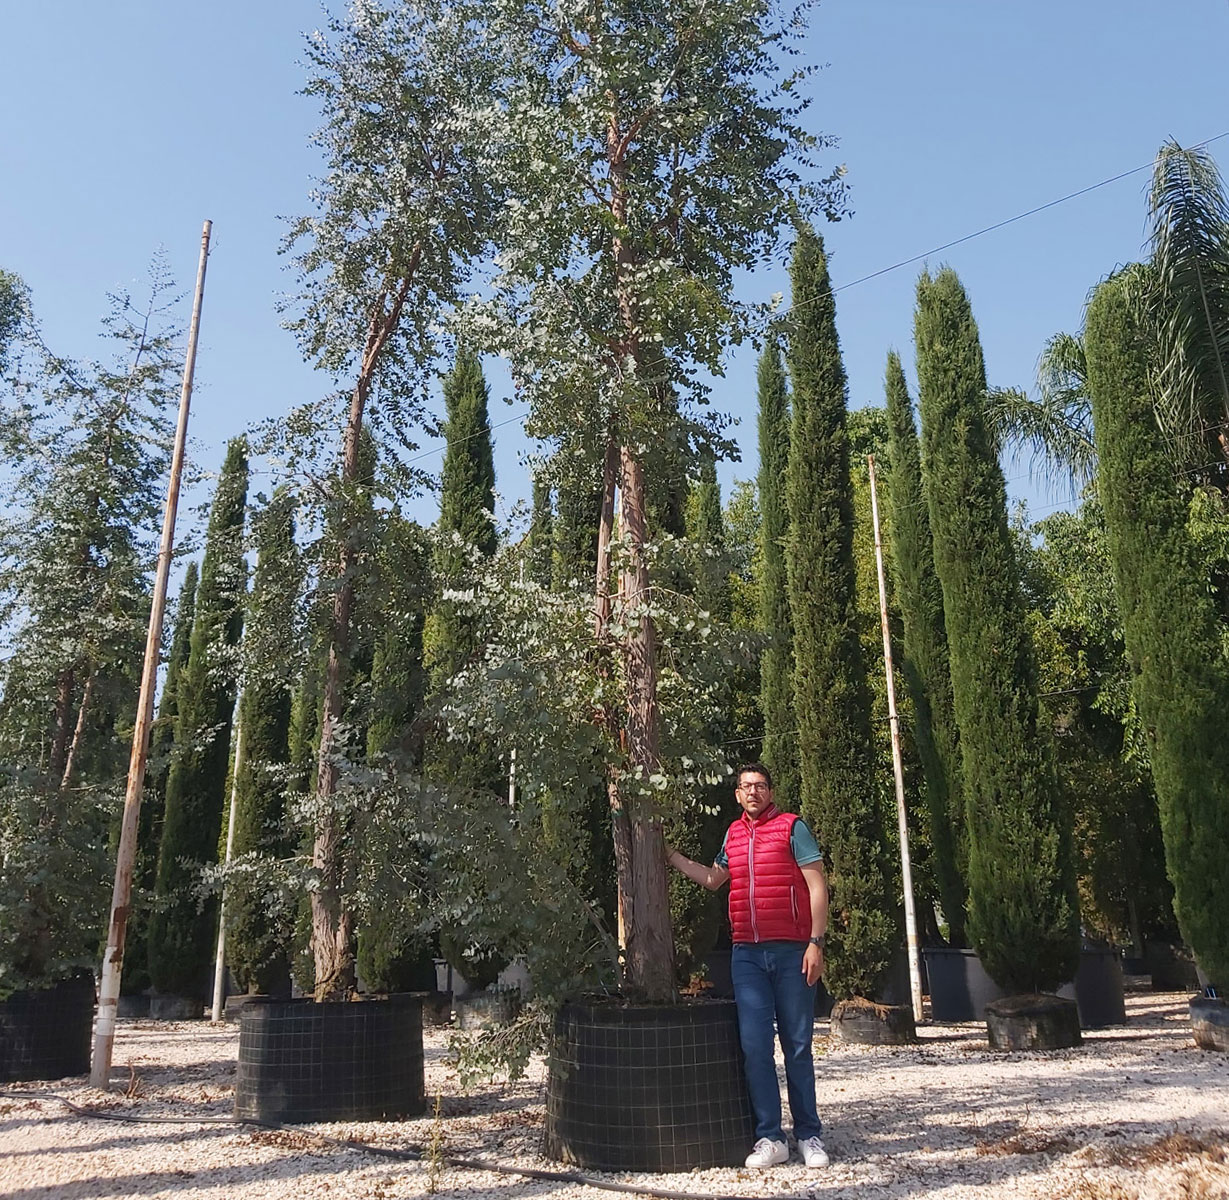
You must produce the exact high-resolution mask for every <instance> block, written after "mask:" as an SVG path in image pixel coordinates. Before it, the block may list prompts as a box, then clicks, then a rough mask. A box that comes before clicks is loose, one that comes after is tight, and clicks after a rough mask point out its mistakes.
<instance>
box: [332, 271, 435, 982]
mask: <svg viewBox="0 0 1229 1200" xmlns="http://www.w3.org/2000/svg"><path fill="white" fill-rule="evenodd" d="M421 257H422V248H421V246H416V247H415V248H414V251H413V253H412V254H411V256H410V260H409V263H408V265H407V266H406V268H405V270H404V271H403V272H402V273H401V274H400V276H399V278H398V280H397V286H396V290H395V291H385V292H384V293H383V294H382V295H380V296H379V297H378V298H377V301H376V303H375V305H374V306H373V312H372V317H371V323H370V325H369V326H368V330H367V342H366V345H365V346H364V348H363V361H362V364H361V366H360V368H359V375H358V381H357V383H356V384H355V387H354V393H353V395H352V397H351V400H350V412H349V416H348V417H347V420H346V430H345V439H344V443H343V454H342V468H341V482H342V490H343V493H344V492H347V491H348V490H349V489H350V488H351V487H352V486H353V485H354V484H355V483H356V482H357V481H358V475H359V440H360V437H361V435H362V431H363V415H364V412H365V410H366V406H367V398H368V396H369V395H370V393H371V384H372V380H373V379H374V377H375V371H376V367H377V365H378V364H379V361H380V355H381V353H382V352H383V350H384V348H385V346H386V345H387V343H388V339H389V337H390V336H391V335H392V333H393V332H394V331H395V330H396V328H397V324H398V322H399V321H400V319H401V309H402V306H403V305H404V303H405V298H406V296H407V295H408V294H409V290H410V286H411V284H412V283H413V281H414V273H415V271H416V270H417V267H418V262H419V260H420V258H421ZM390 299H391V302H392V303H391V306H390V305H389V300H390ZM347 499H348V497H346V496H344V495H343V499H342V502H343V503H345V502H346V500H347ZM358 559H359V548H358V546H357V545H356V544H355V542H354V539H353V536H352V534H351V531H350V530H348V529H344V530H343V536H342V543H341V552H340V554H339V555H338V558H337V574H336V576H335V578H336V579H337V581H338V587H337V591H336V593H335V594H334V596H333V612H332V620H331V622H330V629H329V658H328V665H327V667H326V668H325V675H324V697H323V704H322V711H321V720H320V756H319V759H318V760H317V774H316V795H317V798H318V799H319V801H320V802H321V805H322V808H323V812H322V814H321V816H320V817H319V818H318V820H317V823H316V836H315V842H314V844H313V847H312V866H313V867H315V869H316V870H317V872H319V885H318V887H317V890H316V891H314V892H312V895H311V912H312V957H313V959H314V960H315V967H316V987H315V993H314V994H315V999H316V1000H317V1001H318V1002H323V1001H327V1000H345V999H347V998H348V997H349V995H350V993H351V992H353V990H354V984H355V977H354V914H353V913H352V912H351V911H350V909H349V907H348V903H347V897H346V891H347V888H346V882H347V880H346V876H347V874H348V870H349V863H348V861H347V860H348V854H349V851H350V847H349V841H350V827H349V822H347V821H346V819H345V816H344V814H342V813H340V812H338V811H337V810H335V809H334V808H332V807H331V805H330V803H329V802H330V801H331V800H332V797H333V796H334V795H335V793H336V791H337V780H338V770H337V764H336V762H335V758H336V755H337V751H338V745H337V727H338V725H339V724H340V722H341V718H342V713H343V709H344V707H345V682H346V680H345V676H346V671H347V668H348V666H349V661H350V617H351V610H352V609H353V607H354V572H355V569H356V567H357V565H358Z"/></svg>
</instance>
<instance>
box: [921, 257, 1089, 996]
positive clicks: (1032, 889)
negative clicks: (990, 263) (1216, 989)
mask: <svg viewBox="0 0 1229 1200" xmlns="http://www.w3.org/2000/svg"><path fill="white" fill-rule="evenodd" d="M914 329H915V337H916V341H917V364H918V379H919V384H920V392H921V416H922V451H923V462H924V465H925V471H926V498H927V503H928V506H929V511H930V524H931V529H932V531H933V534H934V557H935V568H936V570H937V572H938V576H939V581H940V583H941V585H942V588H943V611H944V618H945V622H946V628H947V636H948V646H949V651H950V656H951V673H952V697H953V702H954V707H955V713H956V721H957V725H958V726H959V729H960V744H961V748H962V753H963V764H964V788H965V811H966V819H967V822H968V838H969V875H968V884H969V907H968V931H969V934H970V937H971V939H972V942H973V946H974V948H975V949H976V950H977V952H978V954H979V955H980V956H981V959H982V962H983V964H984V965H985V968H986V970H987V972H988V973H989V974H990V976H991V978H992V979H994V980H995V982H996V983H998V984H999V985H1000V986H1001V987H1003V988H1006V989H1007V990H1009V991H1012V992H1036V991H1041V990H1045V989H1051V988H1053V987H1055V986H1057V985H1058V984H1059V983H1061V982H1063V981H1064V980H1067V979H1071V978H1073V977H1074V974H1075V967H1076V962H1077V958H1078V954H1079V909H1078V904H1077V900H1076V891H1075V869H1074V859H1073V854H1072V847H1071V818H1070V814H1069V813H1068V812H1067V811H1066V808H1065V805H1064V803H1063V800H1062V797H1061V794H1060V791H1059V785H1058V779H1057V776H1056V773H1055V769H1054V762H1053V755H1052V751H1051V747H1050V742H1049V736H1048V733H1047V731H1046V729H1045V725H1044V720H1043V718H1042V716H1041V713H1040V710H1039V705H1038V701H1037V674H1036V665H1035V663H1034V659H1033V648H1032V643H1031V640H1030V637H1029V631H1028V625H1027V620H1026V608H1025V604H1024V600H1023V596H1022V594H1021V589H1020V582H1019V578H1018V574H1017V569H1016V561H1015V552H1014V546H1013V543H1012V538H1011V532H1010V530H1009V528H1008V523H1007V495H1006V488H1005V486H1004V482H1003V473H1002V471H1001V469H1000V468H999V463H998V457H997V455H996V453H995V449H994V444H993V440H992V438H991V436H990V434H989V432H988V430H987V428H986V424H985V420H984V404H985V399H984V398H985V391H986V370H985V363H984V361H983V358H982V351H981V343H980V340H979V338H978V333H977V325H976V323H975V322H974V320H973V313H972V310H971V308H970V306H969V301H968V297H967V296H966V295H965V292H964V288H963V287H962V286H961V284H960V280H959V279H958V278H957V277H956V274H955V272H954V271H952V270H950V269H944V270H942V271H940V272H939V274H938V275H936V276H935V277H934V278H933V279H932V278H931V277H930V275H929V274H928V273H926V272H923V274H922V277H921V279H920V280H919V281H918V304H917V314H916V317H915V325H914Z"/></svg>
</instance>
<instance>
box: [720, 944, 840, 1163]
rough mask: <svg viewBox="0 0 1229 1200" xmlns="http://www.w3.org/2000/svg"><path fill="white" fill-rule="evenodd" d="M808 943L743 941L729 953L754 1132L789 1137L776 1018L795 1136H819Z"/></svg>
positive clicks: (781, 1137) (813, 992)
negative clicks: (776, 1055) (805, 967)
mask: <svg viewBox="0 0 1229 1200" xmlns="http://www.w3.org/2000/svg"><path fill="white" fill-rule="evenodd" d="M805 949H806V946H805V945H804V944H802V943H799V942H759V943H757V944H755V945H751V944H748V943H739V944H736V945H735V946H734V950H733V953H732V954H731V956H730V973H731V975H732V977H733V981H734V1003H735V1004H736V1005H737V1006H738V1036H739V1040H740V1041H741V1042H742V1048H743V1059H744V1062H745V1064H746V1072H747V1091H748V1092H749V1093H750V1096H751V1110H752V1112H753V1113H754V1114H755V1136H756V1139H757V1140H758V1139H759V1138H765V1137H766V1138H772V1139H773V1140H774V1141H778V1142H783V1141H785V1134H784V1132H783V1131H782V1129H781V1089H780V1086H779V1085H778V1084H777V1068H776V1064H775V1063H774V1062H773V1048H772V1035H773V1020H774V1018H775V1020H776V1027H777V1034H778V1036H779V1037H780V1039H781V1049H782V1051H783V1052H784V1054H785V1083H786V1090H787V1091H788V1093H789V1111H790V1115H791V1116H792V1117H793V1119H794V1137H796V1138H798V1139H799V1140H801V1139H803V1138H809V1137H818V1136H819V1134H820V1131H821V1126H820V1121H819V1112H818V1111H817V1109H816V1107H815V1064H814V1061H813V1059H812V1056H811V1035H812V1033H813V1032H814V1028H815V985H814V984H808V983H807V980H806V976H805V975H803V973H802V955H803V951H804V950H805Z"/></svg>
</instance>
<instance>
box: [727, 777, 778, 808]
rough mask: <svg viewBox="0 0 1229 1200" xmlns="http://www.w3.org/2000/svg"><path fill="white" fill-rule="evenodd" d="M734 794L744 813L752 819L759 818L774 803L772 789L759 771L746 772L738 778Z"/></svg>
mask: <svg viewBox="0 0 1229 1200" xmlns="http://www.w3.org/2000/svg"><path fill="white" fill-rule="evenodd" d="M734 794H735V795H736V796H737V797H738V803H739V804H741V805H742V809H743V812H745V813H746V814H747V816H749V817H751V818H755V817H758V816H759V815H760V813H762V812H763V811H764V810H765V809H766V808H767V807H768V806H769V805H770V804H771V803H772V788H771V787H770V786H769V785H768V780H767V779H765V778H764V776H763V775H761V774H760V773H759V772H758V771H744V772H743V773H742V774H741V775H740V776H739V777H738V787H737V788H736V789H735V792H734Z"/></svg>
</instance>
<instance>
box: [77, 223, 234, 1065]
mask: <svg viewBox="0 0 1229 1200" xmlns="http://www.w3.org/2000/svg"><path fill="white" fill-rule="evenodd" d="M212 229H213V222H212V221H206V222H205V226H204V228H203V229H202V230H201V258H200V264H199V266H198V267H197V271H196V295H195V297H194V299H193V301H192V324H191V325H190V326H189V328H188V354H187V357H186V358H185V359H184V372H183V387H182V389H181V390H180V393H179V422H178V424H177V425H176V427H175V449H174V451H173V452H172V454H171V479H170V483H169V484H168V485H167V490H166V510H165V512H164V513H163V517H162V541H161V543H160V544H159V547H158V564H157V569H156V571H155V573H154V598H153V604H152V606H151V607H150V612H149V633H148V635H147V636H146V639H145V664H144V666H143V668H142V670H141V694H140V698H139V700H138V701H137V719H136V725H135V726H134V727H133V730H132V757H131V758H130V759H129V761H128V790H127V792H126V793H125V794H124V819H123V824H122V825H121V826H120V838H119V853H118V855H117V856H116V861H115V886H114V888H113V890H112V892H111V919H110V922H109V923H108V926H107V949H106V951H105V953H104V954H103V959H102V984H101V986H100V988H99V995H98V1020H97V1021H96V1023H95V1025H94V1058H93V1063H92V1065H91V1067H90V1083H91V1084H92V1085H93V1086H94V1087H98V1088H105V1087H106V1086H107V1082H108V1079H109V1077H110V1074H111V1051H112V1048H113V1046H114V1043H115V1010H116V1005H117V1004H118V1002H119V989H120V974H121V972H122V971H123V967H124V936H125V934H126V933H127V931H128V912H129V905H130V903H131V900H132V866H133V863H134V861H135V859H136V852H137V818H138V817H139V816H140V812H141V789H142V788H143V787H144V786H145V761H146V759H147V758H148V756H149V734H150V726H151V725H152V724H153V717H154V686H155V683H156V682H157V678H158V658H159V651H160V649H161V646H162V618H163V616H164V615H165V613H166V587H167V578H168V576H169V575H170V571H171V549H172V546H173V544H174V541H175V512H176V510H177V509H178V507H179V484H180V480H181V479H182V477H183V460H184V443H185V442H186V441H187V435H188V407H189V401H190V400H191V398H192V374H193V371H194V370H195V368H196V342H197V336H198V334H199V333H200V327H201V302H202V300H203V299H204V296H205V264H206V262H207V261H208V258H209V235H210V232H211V231H212Z"/></svg>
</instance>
